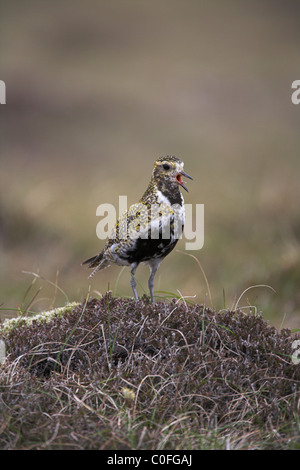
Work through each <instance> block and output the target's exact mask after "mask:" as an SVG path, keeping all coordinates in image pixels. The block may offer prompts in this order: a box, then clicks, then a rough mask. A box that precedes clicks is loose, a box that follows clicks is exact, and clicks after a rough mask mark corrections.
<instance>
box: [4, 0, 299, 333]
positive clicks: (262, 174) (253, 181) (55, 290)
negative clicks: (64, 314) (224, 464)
mask: <svg viewBox="0 0 300 470" xmlns="http://www.w3.org/2000/svg"><path fill="white" fill-rule="evenodd" d="M299 19H300V4H299V2H298V1H296V0H295V1H291V0H289V1H285V2H282V1H280V0H269V1H267V0H253V1H252V2H241V1H238V0H228V1H226V2H224V1H222V0H213V1H210V2H207V1H204V0H188V1H182V0H159V1H158V0H152V1H151V2H150V1H149V2H147V1H141V0H127V1H124V0H123V1H122V0H100V1H99V0H98V1H96V0H95V1H92V0H87V1H85V2H80V1H72V2H69V1H66V0H59V1H57V0H52V1H51V2H50V1H48V2H37V1H30V0H25V1H17V0H10V1H9V2H2V4H1V16H0V48H1V49H0V66H1V67H0V79H1V80H4V81H5V83H6V90H7V95H6V102H7V104H6V105H2V106H1V107H0V113H1V143H0V145H1V149H0V150H1V152H0V155H1V156H0V159H1V164H0V304H1V311H0V312H1V317H2V318H5V317H8V316H12V315H16V314H17V313H18V312H17V311H16V309H18V308H22V309H26V308H27V309H29V310H31V311H39V310H41V309H42V308H50V307H53V306H60V305H64V303H65V302H66V298H68V299H69V300H71V301H80V300H83V299H85V297H86V295H87V293H88V290H89V285H90V286H91V287H90V289H91V295H99V294H101V293H102V294H103V293H105V291H106V290H107V289H108V288H109V289H111V290H112V291H114V292H115V293H116V294H117V295H122V296H131V295H132V294H131V289H130V285H129V279H130V274H129V270H128V269H125V270H123V271H122V272H121V269H122V268H119V267H112V268H110V269H107V270H104V271H102V272H100V273H98V274H97V275H96V276H95V277H94V278H93V279H92V280H90V279H88V274H89V271H87V270H86V268H85V267H82V266H80V263H81V262H82V261H83V260H84V259H86V258H87V257H90V256H92V255H95V254H96V253H98V252H99V251H100V250H101V249H102V248H103V246H104V242H103V241H101V240H99V239H98V238H97V237H96V225H97V222H98V221H99V218H97V217H96V208H97V206H98V205H99V204H102V203H111V204H116V205H117V204H118V198H119V195H127V196H128V203H129V204H132V203H134V202H136V201H137V200H138V199H139V198H140V197H141V195H142V194H143V192H144V190H145V189H146V186H147V185H148V182H149V180H150V177H151V172H152V167H153V162H154V161H155V159H156V158H158V157H160V156H163V155H166V154H172V155H176V156H178V157H180V158H182V160H184V162H185V170H186V172H187V173H188V174H190V175H192V176H193V178H194V181H193V182H189V183H188V186H189V193H185V194H184V197H185V202H186V203H192V204H204V205H205V242H204V247H203V249H202V250H200V251H198V252H196V251H191V252H187V253H190V254H192V255H193V256H196V257H197V258H198V260H199V262H200V263H201V266H202V268H203V270H204V272H205V275H206V277H207V280H208V283H209V288H210V291H211V296H212V300H213V304H214V306H215V307H216V308H218V309H222V308H231V307H232V306H234V305H235V303H236V302H237V300H238V298H239V296H240V295H241V294H242V293H243V291H244V290H245V289H247V288H249V287H251V286H254V285H260V284H264V285H269V286H272V288H273V289H274V290H275V291H276V293H274V292H273V291H272V290H271V289H269V288H266V287H259V288H252V289H250V290H248V291H247V292H245V294H244V295H243V297H242V299H241V300H240V301H239V305H240V306H241V307H245V306H250V305H255V306H256V307H257V309H258V310H263V315H264V317H265V318H267V319H268V320H269V321H270V322H271V324H273V325H275V326H277V327H279V326H280V327H281V326H282V325H283V327H289V328H297V327H300V292H299V281H300V213H299V195H300V194H299V193H300V190H299V175H300V173H299V170H300V158H299V146H300V132H299V126H300V105H299V106H296V105H293V104H292V102H291V94H292V90H291V84H292V82H293V81H294V80H297V79H300V67H299V63H300V62H299V51H300V28H299ZM184 243H185V241H184V240H181V241H180V242H179V243H178V245H177V247H178V250H184ZM24 271H26V272H27V273H26V272H24ZM28 273H35V276H34V275H33V274H28ZM37 275H38V276H39V277H37ZM148 276H149V273H148V267H145V266H141V267H140V268H139V269H138V271H137V281H138V282H139V287H138V291H139V294H142V293H143V291H144V290H145V291H146V292H147V279H148ZM33 281H34V283H33V284H32V282H33ZM56 286H58V287H56ZM155 289H156V290H161V291H169V292H173V293H175V294H178V292H180V294H182V295H183V296H195V297H192V299H191V300H193V301H196V302H198V303H206V304H207V305H209V303H210V299H209V296H208V295H207V294H208V289H207V285H206V282H205V279H204V276H203V274H202V271H201V269H200V267H199V265H198V263H197V262H196V261H195V259H193V258H192V257H189V256H186V255H185V254H183V253H181V252H176V251H173V252H172V253H171V254H170V255H169V256H168V258H167V259H166V260H165V261H164V262H163V263H162V265H161V267H160V269H159V271H158V274H157V276H156V284H155ZM163 295H165V294H163ZM178 295H179V294H178ZM246 311H247V310H246Z"/></svg>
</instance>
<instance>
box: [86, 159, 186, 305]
mask: <svg viewBox="0 0 300 470" xmlns="http://www.w3.org/2000/svg"><path fill="white" fill-rule="evenodd" d="M183 176H185V177H186V178H189V179H193V178H192V177H191V176H189V175H187V174H186V173H185V172H184V171H183V162H182V161H181V160H180V159H179V158H176V157H174V156H166V157H162V158H159V159H158V160H156V162H155V164H154V168H153V172H152V178H151V181H150V183H149V186H148V188H147V189H146V191H145V193H144V195H143V196H142V198H141V199H140V201H139V203H137V204H133V205H132V206H130V208H129V209H128V211H127V212H125V213H123V214H122V215H121V217H120V219H119V220H118V222H117V224H116V226H115V228H114V229H113V231H112V234H111V235H110V237H109V239H108V241H107V243H106V245H105V247H104V248H103V250H102V251H101V252H100V253H99V254H98V255H96V256H93V257H92V258H89V259H87V260H86V261H84V262H83V263H82V264H88V267H89V268H94V270H93V272H92V274H91V275H90V277H92V276H93V275H94V274H95V273H96V272H97V271H99V270H100V269H104V268H106V267H108V266H110V265H112V264H117V265H119V266H130V267H131V279H130V285H131V288H132V291H133V295H134V298H135V300H138V295H137V290H136V281H135V278H134V275H135V271H136V269H137V267H138V265H139V264H140V263H145V264H148V265H149V267H150V278H149V281H148V286H149V291H150V298H151V302H152V303H154V294H153V285H154V276H155V273H156V271H157V269H158V267H159V265H160V263H161V262H162V260H163V259H164V258H165V256H167V255H168V254H169V253H170V252H171V251H172V250H173V248H174V247H175V245H176V243H177V241H178V239H179V238H180V236H181V234H182V230H183V226H184V217H185V211H184V200H183V196H182V194H181V192H180V191H179V187H180V186H181V187H182V188H184V189H185V190H186V191H187V188H186V186H185V183H184V181H183V180H182V177H183Z"/></svg>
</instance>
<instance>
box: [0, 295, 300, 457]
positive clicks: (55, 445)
mask: <svg viewBox="0 0 300 470" xmlns="http://www.w3.org/2000/svg"><path fill="white" fill-rule="evenodd" d="M4 339H5V343H6V348H7V352H8V357H7V359H6V361H5V363H4V364H3V365H2V366H1V374H0V391H1V403H0V406H1V409H2V412H1V414H0V430H1V433H0V447H1V448H2V449H32V448H34V449H96V448H97V449H202V448H215V449H216V448H225V447H227V448H260V449H262V448H297V446H298V445H299V444H298V442H299V439H298V433H299V418H298V416H299V403H300V393H299V384H300V365H295V364H293V362H292V360H291V354H292V349H291V348H292V342H293V340H294V339H295V337H292V335H291V332H290V331H289V330H282V331H280V332H279V331H278V330H276V329H275V328H273V327H271V326H269V325H268V324H267V323H266V322H265V321H264V320H263V318H262V317H261V316H260V315H258V314H254V315H253V314H252V315H251V314H244V313H243V312H241V311H235V312H230V311H223V312H215V311H213V310H210V309H207V308H204V307H203V306H201V305H187V304H186V303H182V302H175V301H172V302H170V303H167V302H158V303H156V304H155V306H154V307H153V306H152V305H151V304H150V303H149V301H148V299H147V298H146V297H144V298H142V299H141V300H139V301H138V302H137V303H135V302H134V301H133V300H131V299H121V298H115V297H112V296H111V295H110V294H107V295H106V296H105V297H103V298H102V299H100V300H96V299H92V300H89V301H88V302H85V303H82V304H80V305H78V306H77V307H75V308H74V309H73V310H72V311H71V312H69V313H66V314H65V315H63V316H61V315H57V316H54V317H53V319H52V320H51V321H48V322H47V323H44V324H41V323H37V322H33V323H32V324H31V325H30V326H26V327H22V326H21V325H20V326H16V327H15V328H14V329H13V330H12V331H11V332H9V333H7V332H6V334H5V336H4Z"/></svg>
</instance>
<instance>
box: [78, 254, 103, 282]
mask: <svg viewBox="0 0 300 470" xmlns="http://www.w3.org/2000/svg"><path fill="white" fill-rule="evenodd" d="M81 264H82V265H83V264H88V268H94V269H93V271H92V273H91V274H90V276H89V277H93V276H94V274H96V272H97V271H100V269H104V268H108V266H110V263H109V261H108V260H107V259H106V258H104V257H103V251H101V252H100V253H99V254H98V255H96V256H92V258H89V259H86V260H85V261H83V263H81Z"/></svg>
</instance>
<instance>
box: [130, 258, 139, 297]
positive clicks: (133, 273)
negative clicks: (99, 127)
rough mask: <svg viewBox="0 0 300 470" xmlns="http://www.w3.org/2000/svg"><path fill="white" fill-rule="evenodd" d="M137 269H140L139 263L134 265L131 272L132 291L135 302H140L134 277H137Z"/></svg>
mask: <svg viewBox="0 0 300 470" xmlns="http://www.w3.org/2000/svg"><path fill="white" fill-rule="evenodd" d="M137 267H138V263H132V265H131V271H130V272H131V278H130V285H131V289H132V292H133V295H134V298H135V300H139V298H138V295H137V291H136V282H135V279H134V275H135V271H136V268H137Z"/></svg>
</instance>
